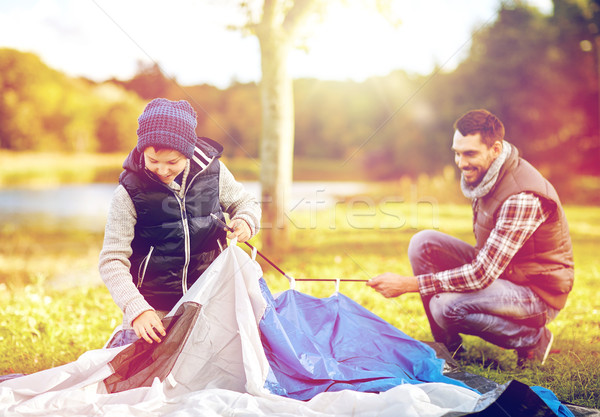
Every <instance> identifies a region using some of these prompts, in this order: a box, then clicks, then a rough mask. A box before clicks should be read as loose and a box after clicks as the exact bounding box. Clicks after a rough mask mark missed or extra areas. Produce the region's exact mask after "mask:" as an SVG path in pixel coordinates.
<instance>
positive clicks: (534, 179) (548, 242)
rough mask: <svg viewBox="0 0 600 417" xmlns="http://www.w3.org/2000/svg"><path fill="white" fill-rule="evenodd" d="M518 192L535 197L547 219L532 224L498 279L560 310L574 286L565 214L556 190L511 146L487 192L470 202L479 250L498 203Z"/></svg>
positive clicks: (497, 209) (569, 240)
mask: <svg viewBox="0 0 600 417" xmlns="http://www.w3.org/2000/svg"><path fill="white" fill-rule="evenodd" d="M521 192H531V193H533V194H535V195H537V196H538V197H539V198H540V200H541V201H542V204H544V205H549V206H551V207H552V210H551V215H550V217H549V218H548V219H547V220H546V221H545V222H544V223H542V224H541V225H540V227H538V228H537V230H536V231H535V232H534V233H533V235H532V236H531V237H530V238H529V239H527V240H526V241H525V242H524V243H523V246H522V247H521V248H520V249H519V251H518V252H517V253H516V254H515V256H514V257H513V259H512V260H511V262H510V264H509V265H508V267H507V268H506V270H505V271H504V273H503V274H502V276H501V277H500V278H504V279H508V280H509V281H512V282H514V283H516V284H519V285H526V286H529V287H531V289H532V290H533V291H535V293H536V294H537V295H538V296H540V298H542V299H543V300H544V301H545V302H546V303H547V304H549V305H550V306H552V307H554V308H556V309H561V308H563V307H564V305H565V303H566V300H567V295H568V294H569V292H570V291H571V289H572V288H573V278H574V269H573V247H572V245H571V237H570V235H569V227H568V224H567V218H566V216H565V212H564V210H563V208H562V205H561V203H560V200H559V198H558V194H557V193H556V190H555V189H554V187H553V186H552V184H550V183H549V182H548V181H547V180H546V179H545V178H544V177H543V176H542V174H540V173H539V172H538V171H537V170H536V169H535V168H534V167H533V166H532V165H531V164H530V163H529V162H527V161H525V160H524V159H522V158H520V157H519V155H518V151H517V150H516V148H514V147H513V148H512V150H511V154H510V155H509V156H508V157H507V159H506V162H505V163H504V165H503V166H502V168H501V169H500V173H499V174H498V179H497V180H496V184H495V185H494V187H493V188H492V190H491V191H490V192H489V193H488V194H486V195H485V196H484V197H481V198H480V199H477V200H475V201H474V204H473V214H474V216H473V223H474V224H473V228H474V232H475V238H476V240H477V244H476V249H477V250H479V249H481V248H482V247H483V245H484V244H485V242H486V241H487V239H488V237H489V235H490V233H491V231H492V229H493V228H494V226H495V225H496V220H497V218H498V214H499V211H500V207H501V206H502V204H503V203H504V202H505V201H506V199H507V198H508V197H510V196H512V195H515V194H519V193H521Z"/></svg>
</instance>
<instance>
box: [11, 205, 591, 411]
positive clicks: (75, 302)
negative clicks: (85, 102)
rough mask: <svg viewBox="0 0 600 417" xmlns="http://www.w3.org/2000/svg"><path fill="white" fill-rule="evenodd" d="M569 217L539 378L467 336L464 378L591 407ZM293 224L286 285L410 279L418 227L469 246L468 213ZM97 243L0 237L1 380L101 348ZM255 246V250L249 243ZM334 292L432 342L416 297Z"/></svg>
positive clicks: (582, 228) (585, 263)
mask: <svg viewBox="0 0 600 417" xmlns="http://www.w3.org/2000/svg"><path fill="white" fill-rule="evenodd" d="M567 216H568V218H569V222H570V227H571V233H572V238H573V244H574V250H575V262H576V275H575V287H574V290H573V292H572V293H571V295H570V297H569V300H568V303H567V306H566V308H565V309H564V310H563V311H562V312H561V313H560V315H559V316H558V318H557V319H556V320H555V321H554V322H553V323H551V325H550V329H551V330H552V332H553V333H554V335H555V344H554V348H555V350H556V352H555V353H553V354H552V355H551V356H550V358H549V360H548V362H547V364H546V366H544V367H543V368H533V369H528V370H519V369H517V368H516V366H515V362H516V354H515V353H514V352H513V351H509V350H503V349H501V348H498V347H495V346H493V345H490V344H487V343H485V342H483V341H481V340H479V339H477V338H473V337H467V338H465V342H466V347H467V349H468V355H469V358H470V360H471V361H470V364H468V365H465V368H466V370H467V371H469V372H471V373H475V374H480V375H484V376H486V377H488V378H490V379H492V380H495V381H497V382H500V383H503V382H506V381H509V380H511V379H517V380H519V381H521V382H524V383H526V384H529V385H540V386H544V387H547V388H549V389H551V390H552V391H554V392H555V393H556V394H557V396H558V398H559V399H561V400H563V401H568V402H571V403H575V404H578V405H582V406H587V407H593V408H600V300H599V299H598V297H597V294H598V292H597V283H598V282H599V281H600V265H599V262H598V255H597V254H598V246H599V245H600V208H595V207H575V206H571V207H567ZM290 218H291V221H292V222H293V228H292V238H293V247H294V250H293V252H292V253H290V254H287V255H285V256H284V255H283V254H278V253H276V252H274V251H270V252H269V253H266V255H267V256H270V257H272V258H273V259H276V260H277V262H278V264H279V266H280V267H281V268H282V269H284V270H285V271H286V272H287V273H288V274H289V275H291V276H293V277H295V278H358V279H368V278H370V277H372V276H375V275H377V274H379V273H381V272H384V271H396V272H399V273H405V274H410V272H411V270H410V265H409V263H408V258H407V255H406V248H407V245H408V242H409V240H410V237H411V236H412V235H413V234H414V233H415V232H416V231H418V230H420V229H423V228H438V229H439V230H441V231H443V232H447V233H451V234H453V235H456V236H458V237H461V238H463V239H465V240H467V241H470V242H472V240H473V238H472V234H471V213H470V207H468V206H467V205H438V204H436V203H432V204H429V203H419V204H409V203H404V204H401V203H395V205H394V204H391V205H390V204H389V202H388V203H382V204H380V205H379V206H369V207H366V206H361V205H354V206H349V205H345V204H339V205H337V206H336V207H335V208H333V209H332V210H328V211H318V212H315V211H306V212H302V213H300V212H294V213H292V214H291V216H290ZM101 243H102V234H101V233H93V232H86V233H84V232H80V231H73V230H69V229H68V228H60V230H58V229H44V228H40V227H35V226H31V227H25V228H17V227H15V226H11V225H3V226H0V287H1V288H0V303H1V305H2V313H1V315H0V374H7V373H31V372H35V371H39V370H42V369H47V368H49V367H54V366H57V365H60V364H63V363H66V362H70V361H73V360H75V359H76V358H77V357H78V356H79V355H81V354H82V353H83V352H85V351H87V350H90V349H96V348H100V347H102V345H103V344H104V342H105V341H106V340H107V338H108V337H109V335H110V333H111V332H112V330H113V329H114V327H115V326H116V325H117V324H118V323H119V321H120V318H121V316H120V311H119V310H118V309H117V307H116V306H115V305H114V303H113V302H112V299H111V298H110V295H109V294H108V291H107V290H106V289H105V288H104V287H103V286H102V285H101V284H99V279H98V277H97V271H96V269H95V268H96V262H97V258H98V252H99V250H100V246H101ZM252 243H254V244H255V245H256V246H258V247H259V249H261V247H260V242H259V241H258V240H257V239H255V241H253V242H252ZM263 271H264V273H265V278H266V279H267V282H268V283H269V286H270V287H271V289H272V291H273V292H278V291H281V290H285V289H287V288H288V284H287V280H286V279H285V278H284V277H282V276H281V275H279V274H278V273H277V272H276V271H275V270H274V269H272V268H271V267H270V266H268V265H267V264H266V263H265V264H264V265H263ZM57 277H58V278H59V279H57ZM57 283H58V284H57ZM69 283H70V284H71V285H70V286H69V285H65V284H69ZM296 288H297V289H298V290H300V291H304V292H307V293H310V294H313V295H315V296H319V297H326V296H329V295H331V294H332V293H333V292H334V289H335V287H334V284H333V283H314V282H311V283H309V282H298V283H297V286H296ZM340 290H341V292H343V293H344V294H346V295H348V296H350V297H351V298H353V299H354V300H356V301H357V302H359V303H360V304H362V305H363V306H365V307H367V308H368V309H370V310H371V311H373V312H374V313H375V314H377V315H379V316H380V317H382V318H384V319H385V320H387V321H389V322H390V323H392V324H393V325H395V326H396V327H398V328H399V329H401V330H402V331H404V332H405V333H407V334H408V335H410V336H412V337H414V338H416V339H420V340H431V335H430V332H429V325H428V323H427V319H426V318H425V315H424V313H423V307H422V305H421V302H420V299H419V296H418V295H416V294H409V295H405V296H402V297H400V298H398V299H392V300H389V299H385V298H383V297H382V296H380V295H378V294H377V293H375V292H374V291H373V290H372V289H370V288H368V287H366V286H365V284H364V283H341V287H340Z"/></svg>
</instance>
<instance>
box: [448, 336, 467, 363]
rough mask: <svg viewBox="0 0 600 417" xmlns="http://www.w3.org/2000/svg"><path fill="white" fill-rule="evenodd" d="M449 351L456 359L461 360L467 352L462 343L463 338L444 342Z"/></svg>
mask: <svg viewBox="0 0 600 417" xmlns="http://www.w3.org/2000/svg"><path fill="white" fill-rule="evenodd" d="M444 345H445V346H446V349H448V352H450V356H451V357H452V359H454V360H461V359H463V358H464V356H465V355H466V353H467V350H466V349H465V348H464V347H463V345H462V338H460V337H459V338H457V339H455V340H453V341H451V342H448V343H444Z"/></svg>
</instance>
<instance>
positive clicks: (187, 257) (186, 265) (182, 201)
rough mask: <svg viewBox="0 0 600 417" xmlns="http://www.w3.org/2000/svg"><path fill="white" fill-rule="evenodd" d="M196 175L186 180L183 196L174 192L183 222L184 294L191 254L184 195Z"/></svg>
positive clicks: (182, 281)
mask: <svg viewBox="0 0 600 417" xmlns="http://www.w3.org/2000/svg"><path fill="white" fill-rule="evenodd" d="M198 175H200V172H198V173H196V175H194V176H193V177H192V179H191V180H189V181H188V183H187V186H186V188H185V190H184V191H183V198H181V197H179V195H178V194H177V193H174V194H175V198H176V199H177V201H178V202H179V207H180V210H181V221H182V223H183V233H184V247H185V263H184V264H183V272H182V274H181V289H182V290H183V293H184V294H185V293H186V292H187V290H188V288H187V275H188V268H189V266H190V260H191V256H192V255H191V246H190V227H189V223H188V217H187V211H186V209H185V196H186V194H187V190H189V188H190V187H191V185H192V183H193V182H194V180H195V179H196V178H197V177H198Z"/></svg>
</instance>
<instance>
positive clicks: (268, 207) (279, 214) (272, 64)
mask: <svg viewBox="0 0 600 417" xmlns="http://www.w3.org/2000/svg"><path fill="white" fill-rule="evenodd" d="M260 46H261V65H262V81H261V85H260V87H261V88H260V91H261V102H262V133H261V140H260V160H261V172H260V183H261V188H262V213H263V214H262V222H261V223H262V226H261V235H262V243H263V247H264V248H266V249H273V248H277V250H278V251H280V252H285V251H287V250H288V249H289V246H290V236H289V233H290V231H289V221H288V217H287V207H286V206H287V202H288V199H289V196H290V191H291V187H292V168H293V158H294V99H293V86H292V80H291V78H290V76H289V74H288V69H287V58H288V53H289V49H290V43H289V42H288V41H287V40H286V39H285V36H284V35H283V34H281V36H277V34H274V33H271V34H270V36H265V37H262V38H260Z"/></svg>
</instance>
